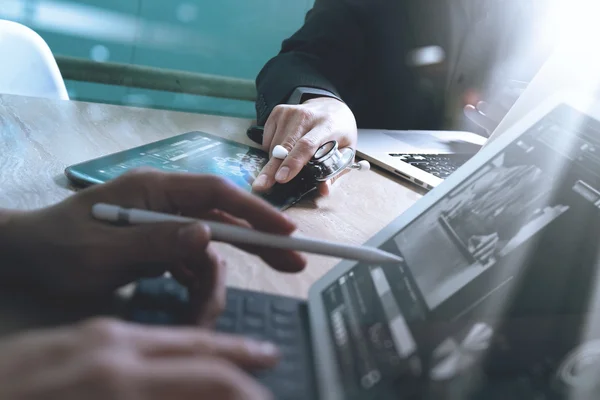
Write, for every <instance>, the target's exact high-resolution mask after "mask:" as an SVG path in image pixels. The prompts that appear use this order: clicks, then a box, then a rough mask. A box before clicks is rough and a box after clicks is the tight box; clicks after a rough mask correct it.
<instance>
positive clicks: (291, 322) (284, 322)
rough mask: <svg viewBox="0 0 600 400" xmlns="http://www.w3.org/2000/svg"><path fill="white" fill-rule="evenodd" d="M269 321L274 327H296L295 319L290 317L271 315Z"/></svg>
mask: <svg viewBox="0 0 600 400" xmlns="http://www.w3.org/2000/svg"><path fill="white" fill-rule="evenodd" d="M271 321H272V324H273V326H275V327H283V328H288V327H293V326H295V325H296V318H294V317H293V316H292V315H283V314H273V315H272V316H271Z"/></svg>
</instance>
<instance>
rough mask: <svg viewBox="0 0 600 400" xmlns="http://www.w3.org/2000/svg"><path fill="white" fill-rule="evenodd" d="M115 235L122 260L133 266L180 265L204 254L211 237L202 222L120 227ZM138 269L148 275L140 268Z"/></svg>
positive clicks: (121, 261) (152, 269) (153, 273)
mask: <svg viewBox="0 0 600 400" xmlns="http://www.w3.org/2000/svg"><path fill="white" fill-rule="evenodd" d="M114 235H115V236H117V238H116V240H115V242H118V246H119V255H120V256H119V263H120V264H122V265H132V266H134V265H138V266H139V265H140V264H141V265H143V264H144V263H151V264H153V265H159V266H160V265H161V264H165V265H166V264H178V263H180V262H183V261H184V260H189V259H190V258H192V257H194V255H197V257H203V254H204V253H205V250H206V247H207V246H208V244H209V243H210V240H211V237H210V230H209V228H208V227H207V226H206V225H204V224H199V223H198V224H196V223H194V224H180V223H157V224H147V225H137V226H129V227H125V228H122V229H119V230H117V231H116V232H115V234H114ZM113 239H115V238H113ZM192 242H193V245H192ZM134 272H136V273H142V275H144V276H145V274H143V271H140V270H139V268H136V271H134ZM156 272H157V271H155V270H154V268H150V269H149V271H148V274H149V275H155V274H156Z"/></svg>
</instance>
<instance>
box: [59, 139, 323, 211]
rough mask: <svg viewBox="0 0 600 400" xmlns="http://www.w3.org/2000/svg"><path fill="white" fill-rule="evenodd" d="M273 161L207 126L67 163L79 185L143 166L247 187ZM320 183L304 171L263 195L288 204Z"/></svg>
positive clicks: (69, 174)
mask: <svg viewBox="0 0 600 400" xmlns="http://www.w3.org/2000/svg"><path fill="white" fill-rule="evenodd" d="M267 162H268V157H267V153H265V152H264V151H262V150H258V149H255V148H252V147H249V146H246V145H243V144H239V143H235V142H232V141H228V140H225V139H222V138H219V137H217V136H213V135H209V134H207V133H204V132H188V133H184V134H182V135H178V136H174V137H171V138H168V139H164V140H161V141H158V142H154V143H149V144H147V145H143V146H140V147H136V148H133V149H129V150H125V151H122V152H119V153H115V154H111V155H108V156H105V157H101V158H97V159H94V160H90V161H86V162H84V163H81V164H77V165H73V166H70V167H69V168H67V169H66V175H67V177H68V178H69V179H70V180H71V181H73V182H74V183H76V184H78V185H83V186H87V185H91V184H97V183H104V182H106V181H108V180H111V179H114V178H116V177H118V176H120V175H122V174H123V173H125V172H127V171H129V170H131V169H134V168H139V167H151V168H156V169H160V170H163V171H168V172H184V173H194V174H212V175H219V176H222V177H225V178H227V179H229V180H230V181H232V182H234V183H235V184H236V185H237V186H239V187H241V188H242V189H244V190H247V191H251V190H252V182H254V179H256V177H257V175H258V173H259V172H260V171H261V169H262V168H263V167H264V166H265V164H266V163H267ZM315 188H316V185H315V183H314V182H313V181H312V180H311V179H308V177H307V176H306V174H304V173H301V174H300V175H299V176H298V177H297V178H295V179H294V180H292V181H291V182H289V183H288V184H286V185H277V186H276V187H274V188H273V189H272V190H271V191H270V192H268V193H265V194H264V195H261V196H262V197H264V198H265V199H266V200H267V201H269V202H270V203H272V204H273V205H275V206H276V207H278V208H282V209H284V208H287V207H290V206H291V205H293V204H295V203H296V202H297V201H299V200H300V199H301V198H302V197H303V196H304V195H306V194H308V193H310V192H312V191H313V190H314V189H315Z"/></svg>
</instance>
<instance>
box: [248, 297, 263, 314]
mask: <svg viewBox="0 0 600 400" xmlns="http://www.w3.org/2000/svg"><path fill="white" fill-rule="evenodd" d="M244 303H245V304H244V311H245V312H247V313H249V314H257V315H263V314H265V313H266V312H267V305H268V302H267V300H266V299H265V298H262V297H259V296H248V297H246V299H245V302H244Z"/></svg>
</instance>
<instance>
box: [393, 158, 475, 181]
mask: <svg viewBox="0 0 600 400" xmlns="http://www.w3.org/2000/svg"><path fill="white" fill-rule="evenodd" d="M390 156H392V157H397V158H399V159H400V160H401V161H404V162H405V163H408V164H410V165H412V166H414V167H417V168H419V169H421V170H423V171H425V172H429V173H430V174H432V175H434V176H437V177H438V178H440V179H444V178H447V177H448V176H449V175H450V174H451V173H453V172H454V171H456V170H457V169H458V168H459V167H460V166H461V165H463V164H464V163H466V162H467V161H468V160H469V159H470V158H471V157H472V156H473V155H472V154H401V153H391V154H390Z"/></svg>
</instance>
